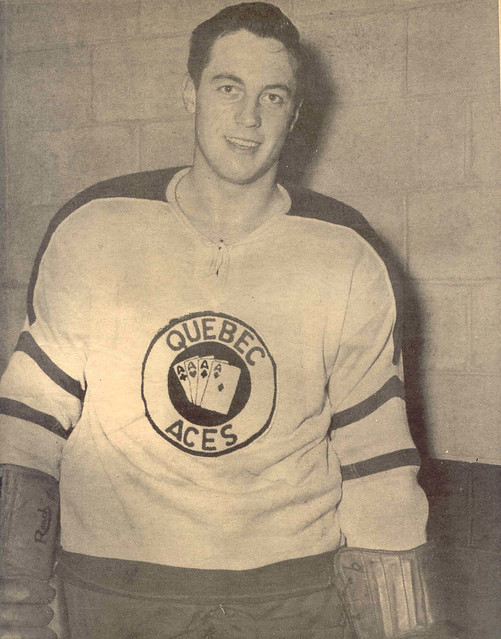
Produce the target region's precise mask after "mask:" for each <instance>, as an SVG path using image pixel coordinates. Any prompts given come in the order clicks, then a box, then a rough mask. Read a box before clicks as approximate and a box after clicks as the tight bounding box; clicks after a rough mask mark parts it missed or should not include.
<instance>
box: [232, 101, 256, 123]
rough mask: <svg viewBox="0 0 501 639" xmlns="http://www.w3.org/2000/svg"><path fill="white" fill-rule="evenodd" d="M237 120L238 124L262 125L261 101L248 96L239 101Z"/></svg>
mask: <svg viewBox="0 0 501 639" xmlns="http://www.w3.org/2000/svg"><path fill="white" fill-rule="evenodd" d="M237 104H238V107H237V112H236V114H235V120H236V122H237V124H241V125H242V126H245V127H248V128H256V127H259V126H261V115H260V113H259V102H257V101H256V100H254V99H253V98H251V97H247V98H245V99H243V100H241V101H240V102H238V103H237Z"/></svg>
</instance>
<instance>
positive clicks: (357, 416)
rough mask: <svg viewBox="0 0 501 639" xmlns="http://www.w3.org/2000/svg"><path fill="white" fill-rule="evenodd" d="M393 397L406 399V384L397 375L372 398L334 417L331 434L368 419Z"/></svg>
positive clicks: (330, 429)
mask: <svg viewBox="0 0 501 639" xmlns="http://www.w3.org/2000/svg"><path fill="white" fill-rule="evenodd" d="M393 397H400V399H404V397H405V394H404V384H403V382H402V380H401V379H400V378H398V377H397V376H396V375H394V376H393V377H390V379H389V380H388V381H387V382H386V384H385V385H384V386H382V387H381V388H380V389H379V390H378V391H377V392H376V393H374V395H371V397H368V398H367V399H364V401H363V402H360V404H356V405H355V406H352V407H351V408H347V409H346V410H343V411H341V412H340V413H336V414H335V415H333V416H332V419H331V425H330V427H329V433H330V432H331V431H333V430H336V429H337V428H342V427H343V426H348V424H352V423H353V422H358V421H359V420H361V419H363V418H364V417H367V416H368V415H370V414H371V413H373V412H374V411H376V410H377V409H378V408H379V407H380V406H382V405H383V404H386V402H387V401H388V400H390V399H392V398H393Z"/></svg>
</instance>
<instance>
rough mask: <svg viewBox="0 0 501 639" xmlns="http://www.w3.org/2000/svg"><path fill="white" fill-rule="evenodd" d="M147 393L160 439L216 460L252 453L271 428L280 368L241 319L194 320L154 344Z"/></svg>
mask: <svg viewBox="0 0 501 639" xmlns="http://www.w3.org/2000/svg"><path fill="white" fill-rule="evenodd" d="M141 390H142V397H143V402H144V405H145V408H146V416H147V418H148V419H149V421H150V423H151V425H152V426H153V428H154V429H155V430H156V431H157V433H159V434H160V435H162V437H163V438H164V439H166V440H167V441H169V442H170V443H171V444H173V445H174V446H176V447H177V448H180V449H181V450H183V451H185V452H187V453H190V454H191V455H201V456H205V457H217V456H219V455H224V454H226V453H230V452H232V451H234V450H237V449H239V448H242V447H244V446H247V445H248V444H250V443H251V442H252V441H254V440H255V439H256V438H257V437H259V436H260V435H262V434H263V433H264V432H265V431H266V429H267V428H268V426H269V425H270V422H271V418H272V416H273V412H274V410H275V403H276V391H277V383H276V366H275V362H274V361H273V358H272V356H271V354H270V352H269V350H268V348H267V346H266V344H265V343H264V342H263V340H262V339H261V338H260V337H259V335H258V334H257V333H256V331H255V330H253V329H252V328H251V327H250V326H248V325H247V324H245V323H244V322H242V321H241V320H239V319H237V318H235V317H231V316H230V315H225V314H224V313H213V312H211V311H205V312H201V313H191V314H190V315H186V316H185V317H182V318H180V319H175V320H173V321H172V322H170V324H168V325H167V326H166V327H165V328H163V329H162V330H161V331H159V333H157V335H156V336H155V337H154V339H153V341H152V342H151V344H150V346H149V348H148V351H147V353H146V356H145V359H144V362H143V379H142V388H141Z"/></svg>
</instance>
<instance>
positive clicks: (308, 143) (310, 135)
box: [278, 44, 429, 457]
mask: <svg viewBox="0 0 501 639" xmlns="http://www.w3.org/2000/svg"><path fill="white" fill-rule="evenodd" d="M305 46H306V50H307V55H308V59H309V61H308V73H307V86H306V90H305V99H304V101H303V105H302V107H301V111H300V114H299V118H298V121H297V123H296V125H295V127H294V130H293V132H292V134H291V135H290V136H289V138H288V140H287V143H286V146H285V148H284V150H283V152H282V157H281V161H280V167H279V172H278V179H279V181H280V182H282V183H289V184H294V185H304V184H305V183H306V182H307V178H308V176H309V175H310V174H311V173H312V172H314V170H315V167H316V165H317V163H318V162H319V159H320V158H321V157H322V151H323V149H324V146H325V141H326V139H327V136H326V135H325V130H326V127H327V125H328V123H329V121H330V120H332V118H335V117H336V110H337V108H338V107H339V104H340V100H339V95H338V93H337V91H336V86H335V83H334V81H333V78H332V71H331V69H330V68H329V67H328V64H327V62H326V61H325V59H324V58H323V55H322V52H321V50H320V49H317V48H316V47H314V46H313V45H311V44H307V45H305ZM329 195H334V196H335V194H329ZM377 248H378V252H379V253H380V255H381V257H382V258H383V259H384V261H385V263H386V264H387V266H388V269H392V270H393V271H394V272H395V273H396V274H397V276H398V279H399V280H400V281H401V283H402V287H403V292H402V293H403V294H402V295H397V302H398V299H399V300H400V308H399V315H400V314H401V317H403V318H404V321H403V324H404V329H403V335H402V347H403V356H404V367H405V389H406V398H407V413H408V417H409V423H410V428H411V432H412V436H413V438H414V441H415V443H416V446H417V447H418V449H419V452H420V453H421V455H422V456H423V457H429V451H428V447H427V438H426V421H427V420H426V410H425V405H424V399H423V397H424V393H423V386H422V381H421V380H422V374H421V371H422V350H423V349H422V344H423V337H422V334H423V330H422V325H423V322H422V312H421V303H420V300H419V296H418V292H417V289H416V287H415V285H414V283H413V282H412V280H410V279H409V278H408V277H407V276H406V272H405V265H404V264H402V262H401V261H400V259H399V258H398V256H397V254H396V252H395V251H394V250H393V249H392V247H391V246H390V245H389V244H388V243H387V242H386V241H385V239H384V238H383V237H379V241H378V246H377Z"/></svg>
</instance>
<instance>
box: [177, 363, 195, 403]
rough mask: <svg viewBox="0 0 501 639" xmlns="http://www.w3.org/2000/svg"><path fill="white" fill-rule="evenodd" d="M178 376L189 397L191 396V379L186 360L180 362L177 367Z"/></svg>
mask: <svg viewBox="0 0 501 639" xmlns="http://www.w3.org/2000/svg"><path fill="white" fill-rule="evenodd" d="M175 371H176V375H177V378H178V380H179V382H180V384H181V386H182V387H183V390H184V392H185V394H186V397H187V398H188V399H190V398H191V390H190V381H189V379H188V373H187V372H186V366H185V362H179V363H178V364H176V367H175Z"/></svg>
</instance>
